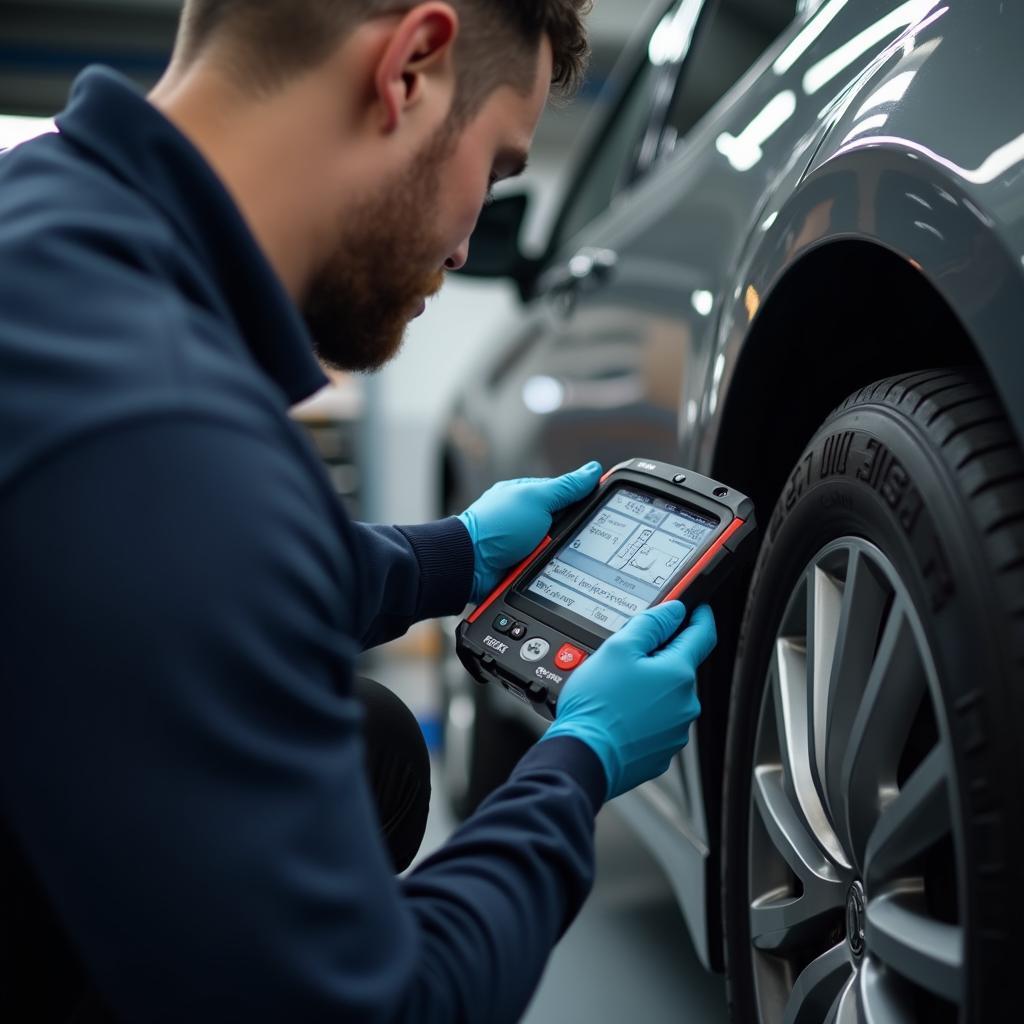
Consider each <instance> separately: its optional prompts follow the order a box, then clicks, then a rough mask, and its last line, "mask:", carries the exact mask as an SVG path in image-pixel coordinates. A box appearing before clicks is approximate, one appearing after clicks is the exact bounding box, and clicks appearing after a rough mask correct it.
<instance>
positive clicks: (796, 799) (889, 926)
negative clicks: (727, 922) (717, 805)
mask: <svg viewBox="0 0 1024 1024" xmlns="http://www.w3.org/2000/svg"><path fill="white" fill-rule="evenodd" d="M755 736H756V740H755V747H754V762H753V772H752V783H751V798H750V807H749V829H748V837H749V838H748V861H747V864H748V867H747V876H748V887H749V888H748V895H749V926H750V940H751V944H752V947H753V948H752V959H753V971H754V985H755V991H756V998H757V1006H758V1012H759V1016H760V1020H761V1021H762V1022H764V1024H776V1022H785V1024H812V1022H813V1024H820V1022H821V1021H827V1022H834V1024H855V1022H861V1021H885V1022H892V1024H900V1022H908V1024H910V1022H914V1021H918V1020H928V1021H930V1022H931V1021H935V1022H942V1021H955V1020H957V1019H959V1017H960V1016H961V1008H962V1007H963V1006H964V1004H965V1002H966V996H967V993H966V978H967V969H966V964H965V953H964V948H965V943H964V936H965V931H966V920H965V915H966V907H965V896H964V893H965V880H964V871H963V864H964V856H963V825H962V822H961V820H960V813H959V808H958V804H957V800H956V798H955V793H956V786H955V778H954V770H955V769H954V761H953V754H952V748H951V745H950V741H949V735H948V727H947V720H946V714H945V710H944V704H943V698H942V693H941V690H940V687H939V682H938V678H937V673H936V670H935V666H934V661H933V658H932V656H931V653H930V650H929V645H928V641H927V633H926V630H925V628H924V625H923V620H922V616H921V614H920V611H919V609H918V607H917V605H916V604H915V601H914V600H913V598H912V596H911V594H910V592H909V591H908V589H907V587H906V586H905V584H904V583H903V582H902V580H901V579H900V577H899V575H898V573H897V571H896V570H895V568H894V567H893V565H892V563H891V562H890V561H889V560H888V558H887V557H886V556H885V555H884V554H883V553H882V552H881V551H880V550H879V549H878V548H877V547H875V546H874V545H872V544H870V543H869V542H867V541H865V540H862V539H860V538H856V537H845V538H842V539H840V540H837V541H833V542H832V543H830V544H828V545H827V546H826V547H824V548H823V549H822V550H821V551H819V552H818V554H817V555H816V556H815V557H814V558H813V559H812V560H811V562H810V564H809V565H808V566H807V567H806V568H805V570H804V571H803V572H802V573H801V575H800V578H799V580H798V582H797V584H796V586H795V587H794V588H793V591H792V593H791V594H790V595H789V596H788V599H787V600H786V604H785V609H784V612H783V615H782V618H781V620H780V623H779V628H778V631H777V634H776V638H775V643H774V646H773V649H772V654H771V657H770V663H769V665H768V668H767V678H766V684H765V689H764V695H763V698H762V702H761V707H760V711H759V716H758V722H757V728H756V733H755Z"/></svg>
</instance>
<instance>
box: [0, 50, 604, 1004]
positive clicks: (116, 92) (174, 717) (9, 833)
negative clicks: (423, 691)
mask: <svg viewBox="0 0 1024 1024" xmlns="http://www.w3.org/2000/svg"><path fill="white" fill-rule="evenodd" d="M58 124H59V126H60V133H59V134H56V135H50V136H46V137H43V138H41V139H38V140H36V141H34V142H31V143H28V144H26V145H24V146H22V147H20V148H18V149H16V150H14V151H12V152H11V153H9V154H7V155H5V156H3V157H2V158H0V602H2V609H0V610H2V614H0V848H2V849H3V851H4V854H3V856H4V860H5V864H4V866H3V868H2V869H0V876H2V880H0V885H2V886H3V888H4V891H3V893H0V902H2V905H3V910H0V968H2V970H3V972H4V977H3V979H2V980H0V1018H2V1019H4V1020H12V1021H13V1020H15V1019H18V1020H29V1019H33V1020H36V1019H40V1020H45V1019H50V1018H51V1015H52V1018H53V1019H60V1018H61V1015H62V1014H64V1013H66V1011H67V1010H68V1009H69V1007H68V1006H67V1005H66V1003H65V1004H62V1003H61V1000H62V999H65V1000H66V993H67V992H68V991H78V990H79V989H80V988H81V989H84V988H85V987H87V986H90V987H92V988H93V989H94V990H95V992H97V993H98V996H99V1000H100V1002H101V1003H102V1004H103V1005H104V1006H105V1007H106V1009H105V1010H104V1011H103V1014H107V1013H109V1015H110V1016H111V1017H113V1018H115V1019H119V1020H124V1021H132V1022H142V1021H147V1022H148V1021H153V1022H157V1021H167V1022H174V1024H180V1022H182V1021H190V1022H203V1021H216V1022H218V1024H226V1022H229V1021H245V1022H247V1024H258V1022H260V1021H268V1022H269V1021H274V1022H280V1021H296V1022H310V1024H311V1022H315V1021H325V1022H328V1021H329V1022H331V1024H339V1022H341V1021H372V1022H384V1021H487V1022H491V1024H494V1022H500V1021H512V1020H515V1019H517V1017H518V1016H519V1015H520V1014H521V1012H522V1010H523V1008H524V1007H525V1006H526V1004H527V1002H528V1000H529V997H530V995H531V993H532V991H533V989H534V987H535V985H536V983H537V980H538V979H539V977H540V974H541V972H542V970H543V967H544V964H545V961H546V959H547V956H548V953H549V951H550V950H551V947H552V945H553V944H554V942H555V941H556V940H557V938H558V937H559V935H560V934H561V933H562V932H563V931H564V929H565V928H566V926H567V924H568V923H569V921H570V920H571V918H572V917H573V915H574V914H575V912H576V911H577V909H578V908H579V906H580V904H581V902H582V900H583V899H584V897H585V895H586V892H587V891H588V888H589V885H590V881H591V875H592V870H593V865H592V862H593V849H592V846H593V818H594V814H595V812H596V810H597V808H598V807H599V805H600V802H601V799H602V797H603V794H604V788H605V779H604V776H603V773H602V769H601V767H600V764H599V762H598V761H597V759H596V757H595V756H594V755H593V754H592V752H591V751H590V750H589V749H588V748H587V747H585V746H584V745H583V744H581V743H579V742H577V741H576V740H572V739H558V740H552V741H550V742H546V743H542V744H539V745H538V746H537V747H536V748H534V750H532V751H531V752H530V753H529V754H527V756H526V757H525V758H524V759H523V761H522V762H521V763H520V765H519V767H518V768H517V769H516V771H515V772H514V774H513V776H512V778H511V779H510V781H509V782H508V783H507V784H506V785H505V786H504V787H503V788H502V789H500V790H499V791H498V792H497V793H496V794H494V795H493V796H492V797H491V799H490V800H489V801H488V802H487V803H486V804H485V805H484V806H483V807H482V808H481V810H480V811H479V812H478V813H477V814H476V815H475V816H474V817H473V818H472V820H471V821H469V822H468V823H467V824H465V825H464V826H463V827H462V828H461V829H460V830H459V831H458V832H457V833H456V834H455V836H454V837H453V838H452V839H451V840H450V841H449V842H448V844H447V845H446V846H445V847H444V848H443V850H441V852H439V853H437V854H436V855H434V856H433V857H432V858H430V859H429V860H428V861H427V862H425V863H424V864H423V865H422V866H421V867H419V868H418V869H417V870H415V871H414V872H412V873H411V874H410V875H408V876H406V877H405V878H403V879H396V878H395V877H393V875H392V874H391V873H390V871H389V867H388V859H387V857H386V855H385V852H384V850H383V846H382V843H381V840H380V838H379V826H378V823H377V821H376V818H375V811H374V807H373V804H372V801H371V797H370V794H369V792H368V789H367V784H366V779H365V777H364V771H363V749H362V741H361V736H360V711H359V708H358V706H357V704H356V702H355V701H354V700H353V699H352V697H351V695H350V694H351V679H352V673H353V665H354V661H355V659H356V658H357V656H358V655H359V653H360V652H361V651H362V650H363V649H365V648H366V647H368V646H371V645H373V644H377V643H380V642H382V641H385V640H387V639H389V638H392V637H395V636H397V635H399V634H401V633H402V632H403V631H404V630H405V629H407V628H408V626H409V625H410V624H411V623H413V622H415V621H418V620H421V619H424V618H427V617H431V616H437V615H440V614H452V613H455V612H457V611H458V610H459V609H460V608H461V607H462V606H463V604H464V603H465V601H466V600H467V596H468V594H469V591H470V584H471V576H472V561H473V551H472V546H471V544H470V541H469V538H468V536H467V534H466V531H465V530H464V528H463V527H462V525H461V524H460V523H459V522H458V521H457V520H454V519H453V520H447V521H445V522H442V523H438V524H433V525H429V526H422V527H413V528H405V529H399V528H382V527H369V526H363V525H358V524H354V523H352V522H351V521H349V520H348V518H347V517H346V515H345V513H344V511H343V509H342V507H341V506H340V504H339V503H338V501H337V500H336V498H335V495H334V494H333V492H332V489H331V486H330V483H329V480H328V479H327V477H326V474H325V472H324V470H323V468H322V467H321V465H320V463H319V460H318V459H317V457H316V454H315V452H314V451H313V449H312V448H311V446H310V445H309V443H308V442H307V440H306V439H305V437H304V436H303V434H302V432H301V430H299V429H298V428H297V427H296V426H295V425H294V424H293V423H292V422H291V420H290V419H289V417H288V409H289V407H290V406H291V405H292V404H294V403H295V402H296V401H298V400H300V399H302V398H304V397H306V396H308V395H309V394H310V393H311V392H313V391H314V390H316V389H317V388H318V387H319V386H320V385H321V384H322V383H323V382H324V378H323V375H322V373H321V371H320V369H319V367H318V365H317V363H316V361H315V359H314V357H313V355H312V349H311V343H310V340H309V337H308V335H307V333H306V331H305V328H304V326H303V324H302V322H301V320H300V319H299V318H298V316H297V314H296V311H295V309H294V308H293V306H292V304H291V303H290V301H289V299H288V297H287V295H286V294H285V292H284V291H283V289H282V287H281V285H280V283H279V281H278V280H277V278H276V277H275V276H274V274H273V272H272V270H271V268H270V266H269V264H268V263H267V261H266V259H265V258H264V256H263V254H262V253H261V251H260V250H259V248H258V246H257V245H256V243H255V241H254V239H253V237H252V235H251V233H250V232H249V230H248V228H247V226H246V224H245V223H244V221H243V219H242V217H241V215H240V214H239V212H238V210H237V208H236V207H235V206H234V204H233V203H232V201H231V199H230V197H229V195H228V193H227V192H226V190H225V189H224V187H223V185H222V184H221V183H220V182H219V181H218V179H217V178H216V176H215V175H214V173H213V172H212V170H211V169H210V167H209V166H208V165H207V164H206V163H205V162H204V160H203V159H202V157H201V156H200V154H199V153H198V152H197V151H196V150H195V149H194V148H193V147H192V146H191V145H190V143H189V142H188V141H187V140H186V139H185V138H184V137H183V136H182V135H181V134H180V133H179V132H178V131H177V130H176V129H175V128H174V127H173V126H172V125H171V124H170V123H169V122H168V121H167V120H166V119H165V118H164V117H163V116H162V115H161V114H160V113H158V112H157V111H156V110H155V109H154V108H153V107H152V106H151V105H150V104H149V103H148V102H147V101H146V100H145V99H144V98H143V97H142V96H140V95H138V94H137V93H136V92H135V91H134V90H133V89H132V87H131V86H130V85H128V84H127V83H126V82H125V81H123V80H122V79H120V78H118V77H117V76H115V75H114V74H113V73H111V72H108V71H104V70H101V69H93V70H90V71H89V72H87V73H86V74H85V75H83V76H82V78H81V79H80V80H79V82H78V83H77V85H76V87H75V90H74V92H73V94H72V97H71V101H70V104H69V106H68V109H67V110H66V111H65V112H64V114H63V115H61V117H60V118H59V119H58ZM382 272H386V268H382ZM4 918H6V919H5V920H4ZM55 936H59V937H60V941H61V943H63V944H64V946H63V948H62V950H60V951H58V950H57V949H56V948H55V947H54V945H53V942H54V941H55V938H54V937H55ZM40 943H43V944H44V945H46V944H49V945H48V946H47V948H46V949H45V950H44V951H43V953H42V957H40V949H39V944H40ZM40 963H42V964H43V966H44V968H45V970H44V973H43V975H42V980H40V981H38V984H37V978H38V976H37V975H36V974H34V973H32V972H34V971H37V970H38V969H39V967H40ZM12 975H17V976H18V977H17V979H15V980H14V981H13V982H12ZM58 976H59V977H58ZM17 981H20V983H21V984H20V986H19V984H17ZM33 986H35V987H34V990H33V991H31V993H30V997H31V1000H32V1002H31V1003H29V1004H28V1005H27V1006H26V1005H24V1004H23V1005H22V1006H21V1007H20V1008H17V1009H16V1008H15V1007H14V1006H13V1005H11V1001H12V1000H14V999H19V998H24V997H25V992H26V989H27V988H32V987H33ZM5 999H6V1000H7V1001H8V1004H7V1005H6V1007H5V1006H4V1005H3V1001H4V1000H5ZM100 1016H102V1014H101V1015H100ZM65 1019H66V1018H65Z"/></svg>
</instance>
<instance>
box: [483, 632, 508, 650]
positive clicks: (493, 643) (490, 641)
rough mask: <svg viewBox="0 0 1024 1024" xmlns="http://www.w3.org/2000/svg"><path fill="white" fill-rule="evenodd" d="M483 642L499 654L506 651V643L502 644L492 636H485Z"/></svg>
mask: <svg viewBox="0 0 1024 1024" xmlns="http://www.w3.org/2000/svg"><path fill="white" fill-rule="evenodd" d="M484 644H485V645H486V646H487V647H493V648H494V650H496V651H497V652H498V653H499V654H506V653H507V652H508V644H503V643H502V642H501V641H500V640H495V639H494V637H493V636H485V637H484Z"/></svg>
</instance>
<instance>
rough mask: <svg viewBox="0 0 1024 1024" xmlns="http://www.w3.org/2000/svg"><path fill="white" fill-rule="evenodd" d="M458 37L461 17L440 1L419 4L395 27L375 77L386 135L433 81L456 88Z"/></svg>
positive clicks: (378, 64)
mask: <svg viewBox="0 0 1024 1024" xmlns="http://www.w3.org/2000/svg"><path fill="white" fill-rule="evenodd" d="M458 34H459V16H458V14H457V13H456V12H455V9H454V8H453V7H451V6H449V5H448V4H446V3H443V2H440V0H437V2H430V3H422V4H418V5H417V6H416V7H414V8H413V9H412V10H411V11H409V13H408V14H406V15H405V16H404V17H403V18H402V20H401V21H400V22H398V24H397V25H396V26H395V28H394V30H393V32H392V33H391V36H390V39H389V41H388V43H387V45H386V47H385V48H384V52H383V54H382V55H381V57H380V59H379V61H378V63H377V68H376V73H375V75H374V85H375V88H376V94H377V95H376V99H377V101H378V102H379V103H380V104H381V106H382V109H383V122H382V127H383V130H384V131H385V133H388V134H390V133H391V132H393V131H394V130H395V129H396V128H397V127H398V125H399V122H400V121H401V119H402V116H403V115H404V114H405V113H406V111H408V110H410V109H411V108H412V107H414V106H415V105H416V104H418V103H419V102H421V100H422V99H423V97H424V94H425V92H426V90H427V87H428V86H429V84H430V83H431V82H432V81H440V82H444V81H445V80H446V79H447V80H449V83H450V85H451V87H452V88H454V79H455V71H454V65H453V61H452V54H453V50H454V47H455V40H456V38H457V37H458Z"/></svg>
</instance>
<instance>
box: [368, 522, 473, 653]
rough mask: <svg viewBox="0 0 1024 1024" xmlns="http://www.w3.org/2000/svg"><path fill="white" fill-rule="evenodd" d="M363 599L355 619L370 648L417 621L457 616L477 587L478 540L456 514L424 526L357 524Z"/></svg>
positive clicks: (401, 631)
mask: <svg viewBox="0 0 1024 1024" xmlns="http://www.w3.org/2000/svg"><path fill="white" fill-rule="evenodd" d="M353 532H354V535H355V542H354V544H353V557H354V558H355V559H356V560H357V561H358V563H359V565H360V572H359V575H360V578H361V579H362V581H363V583H362V587H361V593H360V597H361V601H360V604H359V607H358V608H357V609H356V617H355V620H354V621H353V623H352V630H353V633H354V635H356V636H357V637H359V639H360V642H361V643H362V645H363V647H364V648H370V647H375V646H377V645H378V644H382V643H386V642H387V641H388V640H393V639H394V638H395V637H397V636H401V635H402V634H403V633H404V632H405V631H406V630H407V629H408V628H409V627H410V626H411V625H412V624H413V623H415V622H421V621H423V620H424V619H434V618H437V617H439V616H441V615H456V614H458V613H459V612H460V611H462V609H463V608H465V607H466V604H467V603H468V602H469V597H470V593H471V591H472V589H473V557H474V554H473V543H472V541H471V540H470V538H469V533H468V531H467V530H466V528H465V526H463V525H462V523H461V522H459V520H458V519H456V518H454V517H452V518H449V519H443V520H441V521H440V522H438V523H427V524H425V525H423V526H370V525H367V524H365V523H355V524H353Z"/></svg>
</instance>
